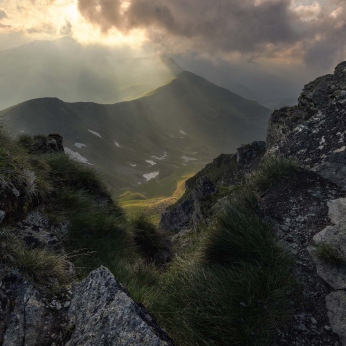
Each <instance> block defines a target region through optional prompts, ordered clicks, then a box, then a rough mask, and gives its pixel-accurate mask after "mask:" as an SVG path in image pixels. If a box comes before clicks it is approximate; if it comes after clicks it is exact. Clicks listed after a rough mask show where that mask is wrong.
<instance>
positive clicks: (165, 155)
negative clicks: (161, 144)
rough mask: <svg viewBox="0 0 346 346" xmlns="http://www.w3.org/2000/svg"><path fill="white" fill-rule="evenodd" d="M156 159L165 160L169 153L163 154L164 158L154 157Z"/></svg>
mask: <svg viewBox="0 0 346 346" xmlns="http://www.w3.org/2000/svg"><path fill="white" fill-rule="evenodd" d="M152 157H153V158H154V159H156V160H164V159H165V158H166V157H167V152H164V153H163V156H159V157H157V156H152Z"/></svg>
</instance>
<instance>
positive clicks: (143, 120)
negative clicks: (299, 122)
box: [0, 60, 271, 196]
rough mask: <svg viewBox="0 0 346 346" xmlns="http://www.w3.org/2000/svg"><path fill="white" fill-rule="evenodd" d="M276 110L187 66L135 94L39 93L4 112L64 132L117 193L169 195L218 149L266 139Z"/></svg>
mask: <svg viewBox="0 0 346 346" xmlns="http://www.w3.org/2000/svg"><path fill="white" fill-rule="evenodd" d="M161 61H162V60H161ZM171 65H173V66H176V65H175V64H174V62H172V61H171ZM172 69H173V68H172ZM176 72H178V68H177V67H175V73H176ZM270 113H271V111H270V110H269V109H267V108H265V107H263V106H261V105H260V104H258V103H257V102H254V101H249V100H246V99H243V98H242V97H240V96H238V95H236V94H233V93H232V92H230V91H229V90H227V89H224V88H221V87H218V86H216V85H215V84H213V83H210V82H208V81H207V80H205V79H203V78H201V77H199V76H197V75H195V74H193V73H191V72H186V71H184V72H180V73H176V75H175V76H173V77H171V78H170V79H169V80H168V81H166V83H164V84H163V85H162V86H160V87H159V88H156V89H154V90H152V91H150V92H148V93H146V94H144V95H143V96H142V97H139V98H137V99H134V100H132V101H126V102H120V103H115V104H97V103H93V102H75V103H68V102H64V101H62V100H60V99H58V98H38V99H33V100H29V101H26V102H22V103H20V104H17V105H15V106H12V107H10V108H7V109H5V110H3V111H1V112H0V117H1V118H2V119H3V120H5V121H6V123H7V124H8V126H9V128H10V129H11V131H12V134H13V135H14V136H15V135H18V134H20V133H25V134H30V135H34V134H37V133H41V134H44V135H47V134H49V133H52V132H54V133H55V132H58V133H59V134H61V135H62V136H63V138H64V145H65V151H66V152H67V153H69V154H70V155H72V156H73V157H74V158H75V159H76V160H80V161H83V162H85V163H86V164H90V165H94V166H95V167H96V168H98V169H99V170H100V171H101V172H102V173H103V175H104V176H105V178H106V180H107V181H108V183H109V184H110V186H111V187H112V188H113V189H114V191H116V192H117V193H118V192H121V191H126V190H131V191H133V190H136V191H139V192H141V193H145V194H146V195H147V196H157V195H170V194H171V193H172V192H173V191H174V190H175V188H176V182H177V180H178V179H179V178H180V177H182V176H183V175H185V174H188V173H192V172H196V171H198V170H199V169H201V168H202V167H204V165H205V164H206V163H207V162H209V161H210V160H211V159H212V158H213V157H215V156H216V155H218V154H219V153H220V152H223V153H230V152H232V151H234V150H235V149H236V148H237V147H238V146H239V145H240V144H242V143H247V142H249V141H250V140H252V139H258V140H261V139H264V137H265V133H266V124H267V121H268V118H269V116H270Z"/></svg>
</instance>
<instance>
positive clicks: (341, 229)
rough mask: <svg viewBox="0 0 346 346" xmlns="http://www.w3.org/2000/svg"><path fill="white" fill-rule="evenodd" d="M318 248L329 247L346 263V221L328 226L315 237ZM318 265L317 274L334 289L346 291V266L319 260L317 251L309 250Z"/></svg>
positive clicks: (314, 240)
mask: <svg viewBox="0 0 346 346" xmlns="http://www.w3.org/2000/svg"><path fill="white" fill-rule="evenodd" d="M313 242H314V244H315V245H316V246H319V245H327V246H329V247H330V248H332V249H333V251H335V255H337V256H338V257H339V258H344V259H345V261H346V219H344V220H342V221H341V222H339V223H338V224H337V225H334V226H328V227H326V228H325V229H323V230H322V231H321V232H319V233H317V234H316V235H315V236H314V237H313ZM309 250H310V253H311V255H312V257H313V259H314V261H315V263H316V268H317V273H318V274H319V275H320V276H321V277H322V279H323V280H325V281H326V282H328V284H329V285H330V286H332V287H333V288H334V289H346V266H345V265H336V264H334V263H329V262H328V261H326V260H323V258H319V257H318V256H317V254H316V249H314V248H312V247H311V248H309Z"/></svg>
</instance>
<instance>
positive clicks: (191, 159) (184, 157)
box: [181, 156, 197, 162]
mask: <svg viewBox="0 0 346 346" xmlns="http://www.w3.org/2000/svg"><path fill="white" fill-rule="evenodd" d="M181 158H182V159H184V160H185V162H189V161H196V160H197V159H196V158H194V157H188V156H182V157H181Z"/></svg>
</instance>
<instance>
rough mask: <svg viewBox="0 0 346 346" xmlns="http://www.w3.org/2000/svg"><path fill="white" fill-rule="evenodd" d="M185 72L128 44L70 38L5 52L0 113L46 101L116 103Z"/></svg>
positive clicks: (1, 56)
mask: <svg viewBox="0 0 346 346" xmlns="http://www.w3.org/2000/svg"><path fill="white" fill-rule="evenodd" d="M179 72H180V69H179V67H178V66H175V65H174V63H173V62H172V61H170V59H169V58H166V57H163V56H160V55H157V54H154V55H153V54H152V52H151V53H150V52H148V51H146V50H134V49H131V48H129V47H128V46H118V47H116V48H115V47H106V46H102V45H95V44H90V45H83V44H80V43H78V42H76V41H75V40H73V39H72V38H70V37H64V38H62V39H59V40H55V41H35V42H31V43H28V44H26V45H24V46H20V47H17V48H13V49H8V50H3V51H0V88H1V90H2V93H1V95H0V109H5V108H7V107H11V106H13V105H15V104H18V103H20V102H24V101H27V100H30V99H34V98H40V97H57V98H59V99H61V100H63V101H66V102H78V101H84V102H96V103H116V102H120V101H126V100H131V99H134V98H136V97H139V96H143V95H145V93H147V92H149V91H152V90H153V89H155V88H158V87H159V86H161V85H162V84H163V83H165V82H167V80H169V79H171V78H173V77H174V76H175V75H176V74H177V73H179Z"/></svg>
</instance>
